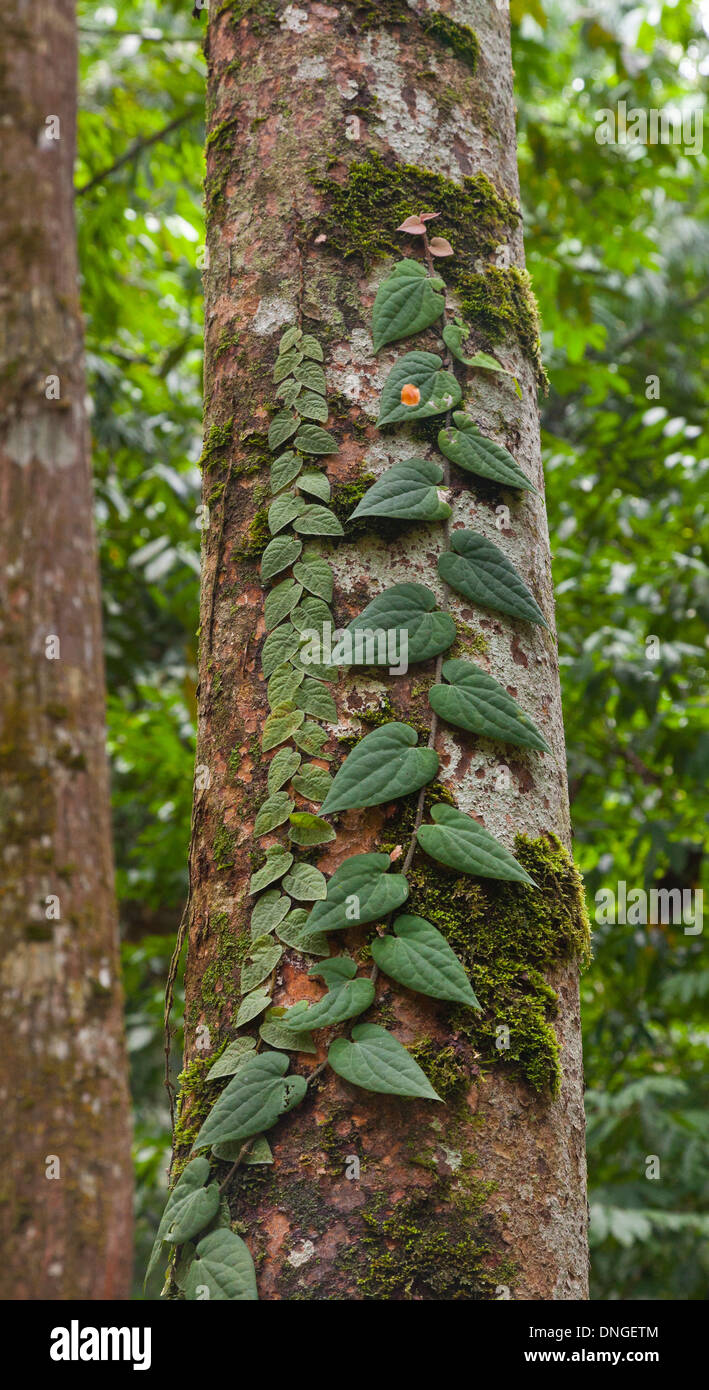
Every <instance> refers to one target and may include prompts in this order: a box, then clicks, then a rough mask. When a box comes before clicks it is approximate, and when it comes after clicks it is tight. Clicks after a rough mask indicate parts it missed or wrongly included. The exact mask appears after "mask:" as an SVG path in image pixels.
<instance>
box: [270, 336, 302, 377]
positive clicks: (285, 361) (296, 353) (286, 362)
mask: <svg viewBox="0 0 709 1390" xmlns="http://www.w3.org/2000/svg"><path fill="white" fill-rule="evenodd" d="M302 360H303V353H302V352H301V350H300V344H299V345H298V347H295V346H293V347H292V348H289V349H288V351H287V352H281V353H280V354H279V356H278V357H277V359H276V365H275V367H274V369H273V380H274V381H275V382H276V383H278V382H279V381H285V378H286V377H287V376H290V374H291V372H294V371H295V369H296V367H297V366H298V365H299V364H300V363H301V362H302Z"/></svg>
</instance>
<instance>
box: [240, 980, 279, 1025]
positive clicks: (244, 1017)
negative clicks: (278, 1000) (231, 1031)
mask: <svg viewBox="0 0 709 1390" xmlns="http://www.w3.org/2000/svg"><path fill="white" fill-rule="evenodd" d="M270 1002H271V996H270V994H269V992H268V990H267V989H255V990H253V992H252V993H251V994H247V995H246V997H245V998H244V999H242V1001H241V1004H240V1005H239V1012H238V1014H237V1015H236V1024H235V1026H236V1027H237V1028H243V1027H244V1025H245V1024H246V1023H251V1021H252V1019H254V1018H258V1016H259V1014H262V1013H263V1011H264V1009H267V1008H268V1006H269V1004H270Z"/></svg>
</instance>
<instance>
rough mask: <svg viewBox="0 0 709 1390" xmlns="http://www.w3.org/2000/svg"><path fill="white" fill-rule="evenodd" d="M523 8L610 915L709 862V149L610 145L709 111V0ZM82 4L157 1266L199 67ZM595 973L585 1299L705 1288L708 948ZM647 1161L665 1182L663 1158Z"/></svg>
mask: <svg viewBox="0 0 709 1390" xmlns="http://www.w3.org/2000/svg"><path fill="white" fill-rule="evenodd" d="M511 8H512V15H513V21H514V25H513V44H514V65H515V70H516V88H517V99H518V107H519V117H518V127H519V138H520V174H521V180H522V195H523V205H524V214H525V228H526V242H527V256H528V264H529V268H530V270H531V273H532V276H533V279H534V284H535V289H536V293H537V296H538V298H539V302H540V307H541V312H542V321H543V326H544V337H543V343H544V351H545V360H546V365H547V369H548V373H549V380H550V390H549V394H548V396H547V397H546V398H545V399H544V400H543V401H542V423H543V430H544V436H543V442H544V452H545V466H546V476H547V487H548V505H549V518H550V529H551V535H552V550H553V554H554V574H555V580H556V593H557V621H558V628H559V642H560V653H561V660H562V682H563V688H564V705H565V712H566V731H567V742H568V760H569V782H570V788H571V797H572V812H573V819H574V829H575V835H576V855H577V858H578V861H579V864H580V867H581V868H582V870H583V871H584V873H585V875H586V882H587V887H588V894H589V904H590V907H591V911H592V913H593V910H594V894H595V892H596V891H597V890H598V889H599V888H600V887H602V886H605V887H613V888H615V886H616V884H617V882H618V881H619V880H623V879H624V880H626V882H627V884H628V887H629V888H632V887H645V888H650V887H651V886H653V885H654V886H664V887H672V886H675V885H676V886H682V887H695V886H697V885H698V884H699V883H700V881H701V876H702V871H703V867H704V864H703V841H704V835H705V824H706V815H707V792H706V785H707V772H708V771H709V717H708V714H707V705H706V699H705V689H704V687H705V678H706V665H705V653H706V646H707V639H706V620H707V616H708V611H709V582H708V576H707V566H706V534H707V532H706V523H705V511H706V500H705V499H706V495H707V469H708V467H709V459H708V457H707V453H708V451H707V439H706V433H705V431H706V418H707V409H706V407H707V395H708V391H707V384H706V383H707V376H708V370H709V288H708V285H709V224H708V222H707V216H706V214H707V201H708V199H709V192H708V187H709V185H708V184H707V159H706V156H705V155H704V154H701V155H698V156H694V157H690V156H687V155H686V154H684V153H683V151H682V148H681V146H680V145H679V144H660V145H655V146H640V145H608V144H605V145H604V144H597V143H596V140H595V131H596V126H597V122H596V112H597V111H599V110H601V109H603V108H612V109H614V108H615V107H616V106H617V103H618V102H619V101H625V102H627V106H628V109H630V108H632V107H639V108H643V109H647V108H649V107H656V108H657V107H664V106H666V105H667V104H675V105H677V106H678V107H680V108H681V107H682V106H685V107H687V106H690V107H691V106H698V107H702V109H703V102H704V91H705V85H706V75H707V73H709V43H708V41H707V32H708V31H709V5H707V4H706V3H704V2H703V3H699V0H676V3H674V4H661V3H659V0H657V3H647V0H646V2H645V3H640V4H637V3H636V4H633V3H630V0H595V3H593V4H590V5H589V4H581V3H578V0H512V3H511ZM79 12H80V20H79V23H80V29H81V33H80V39H81V82H82V98H81V108H82V109H81V112H80V127H79V160H78V164H77V170H76V183H77V189H78V198H77V206H78V216H79V235H80V256H81V266H82V275H83V302H84V311H85V315H86V329H87V357H88V366H89V373H90V391H91V396H92V400H93V410H94V414H93V433H94V468H95V474H96V507H97V517H98V524H99V531H100V543H101V563H102V568H103V591H104V622H105V634H106V661H107V670H108V683H109V691H110V695H109V710H108V715H109V740H110V751H111V758H112V768H113V788H114V816H115V841H116V858H117V865H118V883H119V893H120V902H121V922H122V930H123V941H124V945H123V951H124V967H125V972H126V976H125V978H126V989H127V1010H128V1033H129V1045H130V1050H131V1058H132V1065H133V1091H134V1098H135V1107H136V1165H137V1173H138V1231H139V1242H138V1244H139V1248H138V1251H137V1264H138V1267H139V1268H142V1267H144V1264H145V1260H146V1258H147V1253H148V1251H149V1247H150V1243H151V1232H152V1231H153V1230H154V1228H155V1226H156V1224H157V1220H158V1217H159V1213H160V1210H161V1207H162V1203H163V1199H164V1198H163V1192H162V1184H163V1181H164V1169H165V1167H166V1157H167V1149H168V1111H167V1104H166V1101H165V1099H164V1091H163V1088H162V1050H161V1049H162V1039H161V1018H162V990H163V984H164V976H165V970H166V962H167V958H168V957H169V954H170V951H171V946H172V941H173V939H174V933H175V930H176V926H177V923H178V921H179V917H180V913H181V909H182V903H183V900H184V894H185V887H186V854H187V842H188V835H189V817H190V800H191V781H192V769H193V759H194V716H195V655H196V636H195V633H196V627H197V621H198V618H197V602H198V575H199V547H200V532H199V525H198V515H197V507H198V504H199V492H198V486H199V470H198V468H197V459H198V457H199V453H200V444H201V441H200V417H201V399H200V391H201V379H200V370H201V269H200V262H201V255H200V252H201V248H202V246H203V239H204V229H203V210H202V202H201V183H202V177H203V159H202V141H203V134H204V132H203V121H202V111H203V100H204V59H203V56H202V52H201V38H202V33H201V26H200V22H199V21H198V20H196V19H193V18H192V17H191V15H190V10H189V5H186V4H185V3H184V0H180V3H176V0H167V2H166V0H163V3H160V4H156V3H152V0H136V3H131V2H130V0H115V3H114V4H112V5H107V4H97V3H89V0H83V3H81V4H80V6H79ZM649 377H657V378H659V398H657V399H655V398H654V396H653V394H652V393H653V391H654V390H656V388H653V386H652V385H651V384H648V378H649ZM648 391H649V392H650V393H651V394H650V395H648ZM650 637H656V638H659V658H658V659H652V652H653V651H654V644H652V643H651V644H650V647H649V648H648V646H647V639H648V638H650ZM648 650H649V651H650V653H651V657H650V659H649V658H648ZM582 988H583V1001H584V1023H585V1053H586V1073H587V1081H588V1097H587V1109H588V1117H589V1135H588V1142H589V1170H590V1174H589V1176H590V1200H591V1206H592V1218H593V1219H592V1241H593V1286H592V1288H593V1296H594V1297H595V1298H600V1299H618V1298H625V1299H638V1298H665V1299H701V1298H703V1297H704V1296H705V1291H706V1283H707V1276H708V1275H709V1244H708V1243H707V1234H708V1233H709V1215H707V1200H706V1199H707V1196H708V1195H709V1177H708V1176H707V1172H708V1169H707V1162H706V1159H707V1143H708V1140H709V1107H708V1105H707V1102H708V1101H709V1082H708V1081H707V1072H706V1045H707V1024H706V1001H707V998H708V997H709V964H708V963H707V959H706V951H705V949H704V945H703V938H702V936H685V935H684V934H683V933H682V929H681V927H680V928H677V927H673V926H667V927H662V926H659V927H652V926H648V927H630V926H620V925H618V926H599V927H597V928H596V936H595V960H594V963H593V965H592V967H591V970H590V971H589V973H588V974H587V975H586V977H585V979H584V982H583V987H582ZM178 1012H179V1001H178ZM179 1046H180V1039H179V1037H178V1038H177V1039H176V1050H177V1051H178V1052H179ZM649 1154H657V1155H658V1156H659V1158H660V1178H659V1180H652V1179H648V1178H646V1176H645V1171H646V1156H647V1155H649Z"/></svg>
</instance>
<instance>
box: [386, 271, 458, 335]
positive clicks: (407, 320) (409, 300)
mask: <svg viewBox="0 0 709 1390" xmlns="http://www.w3.org/2000/svg"><path fill="white" fill-rule="evenodd" d="M443 289H445V286H444V283H443V281H442V280H441V279H440V278H439V277H438V276H435V277H429V275H428V274H427V272H426V267H425V266H423V265H422V264H421V262H420V261H399V263H398V264H397V265H395V266H394V269H393V270H392V272H391V275H388V276H387V278H386V280H384V281H382V284H381V285H380V286H379V289H378V290H377V297H376V299H375V301H374V306H373V308H372V339H373V342H374V351H375V352H378V351H379V349H380V348H381V347H384V344H385V343H393V342H395V341H396V339H397V338H408V337H409V335H410V334H411V333H420V332H421V330H422V329H423V328H428V327H429V326H430V325H431V324H432V323H435V322H436V319H439V318H440V317H441V314H442V313H443V310H444V308H445V304H446V297H445V294H438V293H437V291H438V290H443Z"/></svg>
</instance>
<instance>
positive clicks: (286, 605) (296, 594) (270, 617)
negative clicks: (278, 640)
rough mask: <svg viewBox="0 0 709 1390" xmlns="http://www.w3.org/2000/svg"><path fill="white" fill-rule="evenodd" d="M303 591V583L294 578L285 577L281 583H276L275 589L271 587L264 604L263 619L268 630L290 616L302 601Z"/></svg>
mask: <svg viewBox="0 0 709 1390" xmlns="http://www.w3.org/2000/svg"><path fill="white" fill-rule="evenodd" d="M302 593H303V586H302V584H296V582H295V580H294V579H283V580H282V581H281V583H280V584H276V587H275V589H271V592H270V594H267V596H266V602H265V603H264V606H263V620H264V622H265V624H266V629H267V631H268V632H271V631H272V630H273V628H274V627H278V624H279V623H281V622H283V619H284V618H287V617H288V614H289V613H291V612H292V611H293V609H294V608H295V606H296V604H297V603H299V602H300V598H301V595H302Z"/></svg>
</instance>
